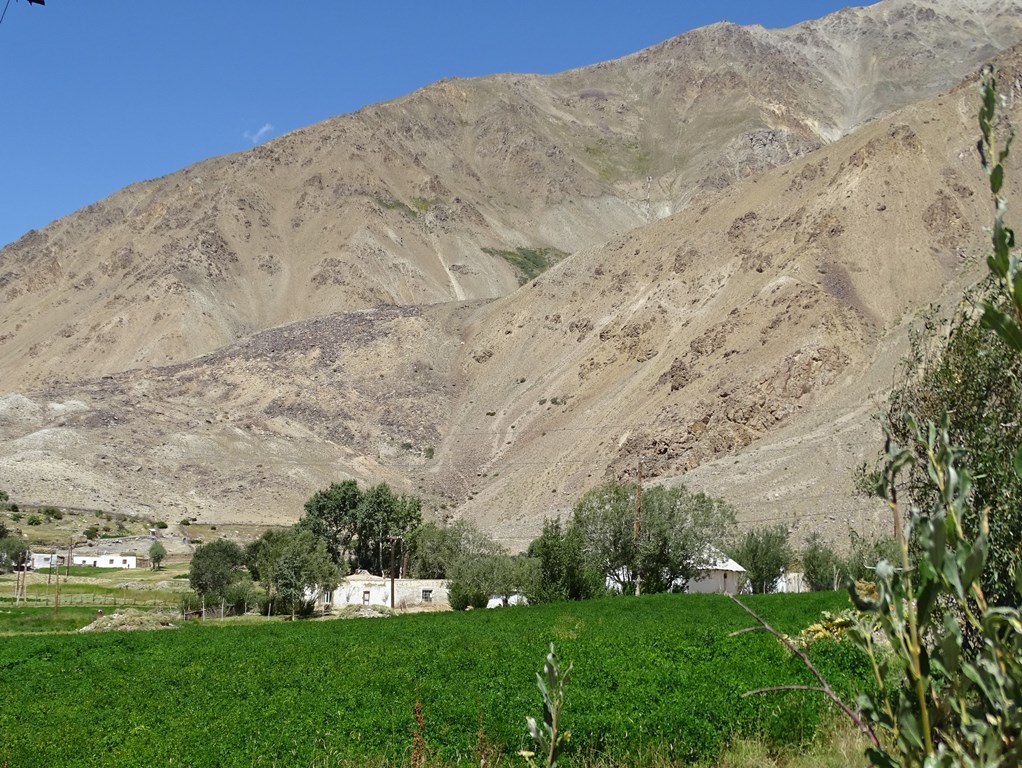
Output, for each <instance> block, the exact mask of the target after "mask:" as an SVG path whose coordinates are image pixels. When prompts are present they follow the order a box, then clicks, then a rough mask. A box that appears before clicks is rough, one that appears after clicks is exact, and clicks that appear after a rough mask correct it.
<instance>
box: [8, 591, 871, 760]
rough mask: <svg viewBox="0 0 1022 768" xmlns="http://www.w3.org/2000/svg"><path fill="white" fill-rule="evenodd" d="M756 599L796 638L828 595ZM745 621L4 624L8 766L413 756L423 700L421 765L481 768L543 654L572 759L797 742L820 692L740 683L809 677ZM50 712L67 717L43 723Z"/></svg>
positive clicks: (597, 614)
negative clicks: (567, 668)
mask: <svg viewBox="0 0 1022 768" xmlns="http://www.w3.org/2000/svg"><path fill="white" fill-rule="evenodd" d="M750 603H751V604H752V605H753V606H755V608H756V610H757V611H760V612H761V613H762V614H763V615H765V616H766V617H767V618H768V619H769V620H770V621H771V622H773V623H774V624H775V625H777V626H778V627H780V628H781V629H782V630H783V631H786V632H789V633H793V632H796V631H797V630H798V629H799V628H801V627H803V626H805V625H807V624H809V623H810V622H811V621H812V620H814V619H815V618H816V617H817V616H818V615H819V613H820V611H821V610H824V609H828V610H833V609H838V608H841V607H843V606H845V605H847V597H846V596H844V595H841V594H838V593H818V594H812V595H766V596H763V597H754V598H751V599H750ZM746 624H747V621H746V616H745V614H744V613H742V611H741V610H740V609H739V608H738V607H737V606H734V605H732V604H731V603H730V602H728V601H727V599H726V598H724V597H721V596H717V595H669V594H664V595H651V596H644V597H642V598H638V599H635V598H611V599H603V600H594V601H586V602H581V603H568V604H563V603H562V604H555V605H544V606H536V607H532V608H527V609H506V610H501V611H475V612H472V613H468V614H461V613H445V614H432V615H424V614H415V615H408V616H401V617H395V618H390V619H378V620H365V621H328V622H295V623H292V622H285V623H278V624H270V625H261V626H252V625H247V626H232V627H209V626H208V625H207V626H203V625H201V624H193V625H190V626H186V627H184V628H181V629H178V630H171V631H165V632H153V633H145V632H133V633H123V634H121V633H110V634H96V635H92V634H90V635H61V636H49V637H40V636H29V635H23V636H12V637H7V638H5V639H4V642H3V643H2V644H0V700H2V701H4V702H17V705H16V706H5V707H3V708H0V761H8V762H9V764H10V765H29V764H34V763H35V762H37V758H38V756H40V755H46V760H47V763H48V764H53V765H61V766H79V765H100V764H102V765H106V766H121V765H192V766H207V765H208V766H231V765H243V766H253V765H310V764H314V763H315V764H329V765H336V764H344V763H347V764H359V763H375V764H380V763H381V762H386V763H387V764H390V765H399V764H402V763H404V764H408V763H409V762H410V757H411V743H412V739H411V733H412V729H413V726H414V720H413V713H414V710H415V703H416V701H417V700H418V701H419V702H421V705H422V715H423V717H424V726H423V730H422V733H423V736H424V739H425V744H426V749H427V754H428V755H429V756H430V758H431V760H435V761H437V762H442V763H444V764H464V765H468V764H474V765H478V764H479V759H478V757H477V756H476V755H475V754H474V753H475V749H476V745H477V744H478V743H479V737H478V731H479V726H480V717H482V722H483V727H484V729H485V734H486V741H487V743H488V744H490V745H492V746H493V747H495V748H496V749H498V750H499V751H500V753H502V754H503V755H505V756H506V759H507V760H508V761H509V764H510V761H512V759H513V757H514V753H515V752H517V751H518V750H521V749H524V748H528V747H529V746H530V743H529V740H528V736H527V734H526V730H525V727H524V726H525V718H526V716H527V715H529V714H533V713H534V712H535V711H536V707H537V701H538V697H537V694H536V687H535V672H536V665H537V656H538V654H537V649H538V650H539V654H541V653H542V649H544V648H548V647H549V644H550V643H551V642H554V643H556V644H557V650H558V655H559V656H560V658H561V659H562V660H563V662H564V663H565V664H566V665H567V664H569V663H571V664H573V665H574V671H573V673H572V682H571V685H570V687H569V689H568V691H567V695H566V699H565V703H564V711H563V720H562V724H563V727H564V728H566V729H567V730H570V731H571V734H572V736H571V741H570V743H569V744H568V746H567V749H566V753H565V758H566V760H565V764H567V765H572V764H573V765H581V764H583V761H584V760H588V759H590V758H593V757H594V756H595V755H600V757H601V763H602V764H605V765H609V764H613V762H617V763H619V764H625V765H634V764H636V763H638V762H641V761H640V760H638V759H637V756H639V755H647V756H648V755H650V753H651V750H655V751H656V754H657V755H658V756H659V758H666V759H677V760H679V761H680V760H688V759H695V758H700V757H710V756H713V755H716V754H717V753H718V752H719V750H720V749H721V748H722V747H723V746H724V745H725V743H726V742H727V741H728V740H730V739H732V738H738V737H760V738H763V739H765V740H767V741H768V742H770V743H774V744H778V745H782V744H784V745H786V744H791V743H797V742H798V741H799V740H808V739H810V738H812V737H813V735H814V730H815V728H816V727H817V725H818V724H819V722H820V718H821V715H822V714H823V713H824V712H825V711H826V705H825V704H824V702H823V701H822V699H821V697H819V696H818V695H816V694H812V693H805V692H797V691H796V692H790V693H785V694H783V695H779V696H780V698H778V696H768V697H762V696H752V697H746V696H743V694H744V693H745V692H746V691H748V690H750V689H753V688H757V687H760V686H766V685H776V684H779V683H807V682H810V677H809V675H808V673H807V672H806V671H805V670H804V669H803V667H802V666H801V664H800V663H799V662H798V661H797V660H796V659H794V658H792V657H791V656H790V655H789V654H788V652H787V651H785V650H784V649H783V648H781V647H780V646H779V645H778V644H777V643H775V642H774V641H773V640H772V638H770V637H767V636H765V635H763V636H759V635H757V636H749V635H742V636H738V637H732V636H730V634H729V633H730V632H731V631H733V630H735V629H738V628H740V627H742V626H745V625H746ZM849 650H850V648H849V647H848V646H844V645H840V644H836V643H827V642H822V643H818V644H816V645H814V646H813V649H812V653H813V659H814V661H815V662H816V663H817V664H818V665H819V666H820V667H821V668H822V669H823V670H824V671H825V673H826V674H827V675H828V677H829V678H830V680H831V681H832V683H833V684H834V685H835V687H836V688H837V689H838V690H839V691H842V692H844V693H848V692H850V691H851V690H853V689H855V688H856V687H857V686H858V685H859V684H861V681H862V680H863V679H865V678H866V677H867V676H868V674H869V672H868V669H867V668H866V667H865V666H864V657H863V656H861V655H858V654H855V653H850V652H849ZM58 723H59V727H55V724H58Z"/></svg>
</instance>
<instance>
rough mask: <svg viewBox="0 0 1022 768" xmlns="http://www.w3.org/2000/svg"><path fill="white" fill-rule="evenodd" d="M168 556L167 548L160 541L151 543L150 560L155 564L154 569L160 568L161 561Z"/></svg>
mask: <svg viewBox="0 0 1022 768" xmlns="http://www.w3.org/2000/svg"><path fill="white" fill-rule="evenodd" d="M166 556H167V548H166V547H165V546H163V544H161V543H160V542H158V541H154V542H153V543H152V544H150V545H149V560H150V561H151V562H152V564H153V570H154V571H158V570H160V563H162V562H163V559H164V558H165V557H166Z"/></svg>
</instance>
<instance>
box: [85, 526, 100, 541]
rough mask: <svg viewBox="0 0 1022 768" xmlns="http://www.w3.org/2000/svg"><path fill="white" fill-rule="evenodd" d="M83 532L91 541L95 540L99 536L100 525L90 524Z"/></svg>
mask: <svg viewBox="0 0 1022 768" xmlns="http://www.w3.org/2000/svg"><path fill="white" fill-rule="evenodd" d="M82 533H83V535H84V536H85V538H87V539H88V540H89V541H93V540H94V539H98V538H99V526H98V525H90V526H89V527H88V528H86V529H85V530H84V531H83V532H82Z"/></svg>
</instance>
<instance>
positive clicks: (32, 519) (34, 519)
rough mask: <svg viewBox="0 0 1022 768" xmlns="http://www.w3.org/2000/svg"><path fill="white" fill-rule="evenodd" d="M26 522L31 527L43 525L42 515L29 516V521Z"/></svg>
mask: <svg viewBox="0 0 1022 768" xmlns="http://www.w3.org/2000/svg"><path fill="white" fill-rule="evenodd" d="M25 522H26V523H28V524H29V525H42V524H43V518H42V517H41V516H40V515H35V514H32V515H29V516H28V519H27V520H26V521H25Z"/></svg>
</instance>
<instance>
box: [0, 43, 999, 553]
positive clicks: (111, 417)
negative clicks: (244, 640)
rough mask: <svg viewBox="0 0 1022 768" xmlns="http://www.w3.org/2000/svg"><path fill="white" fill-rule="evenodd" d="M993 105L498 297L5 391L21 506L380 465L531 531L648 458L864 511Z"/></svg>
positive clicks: (0, 406) (962, 95)
mask: <svg viewBox="0 0 1022 768" xmlns="http://www.w3.org/2000/svg"><path fill="white" fill-rule="evenodd" d="M1017 59H1018V53H1017V52H1015V53H1013V54H1012V56H1011V57H1010V59H1009V60H1008V61H1007V62H1006V66H1009V67H1014V71H1019V67H1018V62H1017ZM1005 82H1009V83H1010V82H1013V77H1012V76H1010V75H1009V76H1007V77H1006V78H1005ZM1009 90H1010V95H1011V96H1012V100H1014V95H1015V93H1014V90H1012V89H1009ZM975 103H976V93H975V88H974V87H973V86H972V85H971V84H969V85H965V86H962V87H961V88H959V89H957V90H955V91H954V92H952V93H950V94H947V95H944V96H938V97H935V98H932V99H929V100H926V101H923V102H920V103H919V104H916V105H913V106H910V107H907V108H905V109H903V110H900V111H898V112H896V113H895V114H893V115H891V116H890V117H889V118H886V119H883V120H878V121H874V122H872V123H870V124H869V125H866V126H864V127H863V128H861V129H860V130H858V131H856V132H854V133H853V134H851V135H849V136H848V137H846V138H844V139H842V140H839V141H836V142H834V143H831V144H829V145H826V146H824V147H822V148H820V149H819V150H817V151H815V152H813V153H812V154H810V155H807V156H806V157H804V158H801V159H798V160H795V161H792V162H790V163H788V164H787V165H785V166H783V167H779V168H775V169H773V170H769V171H766V172H763V173H761V174H757V175H753V176H751V177H749V178H748V179H745V180H742V181H740V182H739V183H735V184H732V185H730V186H728V187H726V188H724V189H722V190H717V191H714V190H705V191H704V192H703V193H701V196H700V197H699V201H698V203H697V204H693V205H689V206H686V207H684V208H683V209H682V210H681V211H679V212H678V213H675V214H673V215H671V216H669V217H666V218H664V219H661V220H658V221H654V222H652V223H650V224H647V225H645V226H643V227H638V228H635V229H633V230H631V231H629V232H627V233H625V234H621V235H618V236H616V237H614V238H611V239H610V240H609V241H608V242H607V243H606V244H603V245H599V246H595V247H591V248H586V249H581V250H579V251H578V252H576V253H574V254H573V255H572V256H570V257H569V258H567V259H565V260H564V261H562V262H561V263H560V264H558V265H557V266H555V267H554V268H552V269H551V270H549V271H548V272H546V273H545V274H543V275H542V276H540V277H539V278H538V279H536V280H534V281H532V282H530V283H528V284H527V285H526V286H524V287H523V288H522V289H521V290H519V291H517V292H515V293H514V294H512V295H509V296H507V297H504V298H501V299H499V300H496V301H485V300H478V301H473V302H447V303H442V304H434V305H429V306H417V307H416V306H405V307H384V308H377V309H370V310H363V311H358V312H348V313H337V314H332V315H328V316H324V317H321V318H315V319H309V320H302V321H299V322H296V323H292V324H288V325H283V326H280V327H278V328H274V329H271V330H268V331H264V332H260V333H258V334H255V335H251V336H249V337H246V338H245V339H243V340H241V341H239V342H237V343H234V344H232V345H228V346H225V347H224V348H222V349H220V350H218V351H216V352H214V353H211V354H209V355H206V356H203V357H200V358H197V359H194V360H191V361H187V362H183V363H178V364H175V365H171V366H165V367H162V368H154V369H143V368H139V369H134V370H130V371H126V372H122V373H115V374H111V375H109V376H107V377H104V378H97V379H93V380H91V381H85V382H74V383H69V384H57V385H51V386H49V387H46V388H44V389H39V390H36V391H34V392H29V391H27V392H26V395H16V394H9V395H7V396H6V397H4V398H3V400H2V402H0V475H2V476H3V477H4V478H5V480H4V482H5V483H6V484H7V485H8V486H9V487H12V488H15V489H16V490H17V492H18V495H19V496H21V497H22V498H41V499H47V500H51V499H54V498H56V499H59V500H62V501H65V502H66V503H76V504H79V505H81V506H100V507H108V506H110V507H116V508H124V507H125V506H127V507H130V508H133V509H139V510H144V511H147V512H148V511H155V512H157V513H158V514H163V515H165V516H167V517H168V518H176V517H177V516H178V515H180V516H184V515H186V514H187V515H199V516H200V517H202V518H204V519H207V520H218V521H227V520H233V521H242V520H249V521H252V520H261V521H266V522H268V521H287V520H293V519H295V518H296V517H297V516H298V515H299V514H300V511H301V503H302V501H303V500H304V499H305V498H307V497H308V495H309V494H310V493H311V492H312V491H313V490H315V489H316V488H318V487H321V486H322V485H324V484H326V483H327V482H330V481H332V480H336V479H339V478H344V477H355V478H358V479H361V480H365V481H367V482H369V481H371V482H378V481H380V480H388V481H390V482H393V483H395V484H397V485H399V486H400V487H401V488H403V489H410V490H414V491H417V492H419V493H421V494H423V495H424V496H425V497H426V498H427V499H428V505H429V507H430V508H431V509H433V510H437V511H441V510H442V509H443V508H446V509H447V510H448V511H452V512H454V513H455V514H460V515H466V516H469V517H472V518H474V519H476V520H478V521H480V522H481V523H482V524H483V525H485V526H486V527H487V528H489V529H491V530H493V531H495V532H497V533H498V534H499V535H500V536H501V537H502V538H503V539H504V540H505V541H506V542H508V543H509V544H512V545H518V546H520V545H522V544H523V543H524V542H525V541H526V540H527V539H528V538H529V537H530V536H531V535H533V534H534V533H535V532H536V530H537V528H538V525H539V523H540V521H541V520H542V518H543V516H544V515H554V514H559V513H563V512H564V511H565V510H567V509H568V508H570V505H571V504H572V502H573V501H574V499H575V498H577V496H578V494H579V493H581V492H582V491H583V490H585V489H586V488H587V487H590V486H591V485H593V484H595V483H597V482H599V481H601V480H602V479H603V478H604V476H605V475H606V474H607V473H612V474H627V473H630V472H634V471H635V467H636V465H637V461H638V459H639V458H640V457H644V465H643V466H644V474H645V476H647V477H650V476H654V477H657V478H658V479H661V480H664V481H671V480H672V479H675V478H679V477H680V478H681V479H682V480H684V481H686V482H690V483H692V484H694V485H697V486H698V487H704V488H708V489H712V490H713V491H714V492H716V493H721V494H723V495H725V496H727V497H729V498H731V499H733V500H734V501H735V502H736V503H738V504H739V506H740V509H741V510H742V514H743V518H744V519H746V520H755V519H785V520H788V521H790V522H792V523H793V524H795V523H797V524H798V525H799V526H800V527H801V529H802V530H804V528H805V527H807V526H812V525H817V524H820V525H827V524H839V525H840V526H843V524H844V523H845V521H847V520H851V521H852V522H853V523H854V524H856V525H857V526H860V525H862V524H864V521H868V520H870V519H871V515H872V512H873V508H872V507H870V506H869V505H864V504H863V503H862V502H858V501H855V500H852V499H850V498H849V496H848V492H849V490H850V476H849V470H850V468H851V466H852V465H853V464H855V463H857V462H858V461H861V460H862V458H864V457H865V456H866V455H868V454H870V453H872V452H873V451H874V450H875V445H876V444H875V439H876V437H875V435H870V434H869V429H868V415H869V410H870V406H869V397H870V395H871V394H874V393H876V392H881V391H882V390H883V389H884V388H885V387H886V386H888V385H889V383H890V381H891V376H892V371H893V369H894V366H895V364H896V361H897V356H898V350H899V344H900V343H901V340H902V339H903V338H904V325H905V323H906V322H907V321H908V320H910V319H911V317H912V316H913V314H914V313H915V312H917V311H918V310H919V309H920V308H922V307H924V306H926V305H927V304H928V303H929V302H931V301H934V300H936V299H938V298H941V297H942V296H943V297H952V299H953V297H954V296H955V295H956V291H957V290H959V289H960V286H961V285H962V284H963V283H965V282H967V281H968V280H970V279H971V278H972V277H973V276H975V275H976V274H977V272H978V267H977V266H976V262H975V260H974V259H972V258H970V254H979V253H982V249H983V243H984V240H985V238H984V234H983V232H982V224H983V223H984V222H985V221H986V215H987V213H988V208H989V206H988V204H987V199H986V197H985V195H984V194H983V193H982V188H983V184H982V178H981V174H980V172H979V171H978V168H977V164H976V159H975V156H974V149H973V144H974V132H975V129H974V122H975V121H974V113H975ZM842 529H843V528H842Z"/></svg>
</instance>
